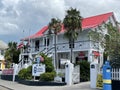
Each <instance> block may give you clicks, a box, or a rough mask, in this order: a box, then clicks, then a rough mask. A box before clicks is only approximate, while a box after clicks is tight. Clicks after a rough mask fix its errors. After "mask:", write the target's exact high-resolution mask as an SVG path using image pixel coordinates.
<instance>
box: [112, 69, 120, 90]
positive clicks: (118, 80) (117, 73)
mask: <svg viewBox="0 0 120 90" xmlns="http://www.w3.org/2000/svg"><path fill="white" fill-rule="evenodd" d="M112 90H120V68H112Z"/></svg>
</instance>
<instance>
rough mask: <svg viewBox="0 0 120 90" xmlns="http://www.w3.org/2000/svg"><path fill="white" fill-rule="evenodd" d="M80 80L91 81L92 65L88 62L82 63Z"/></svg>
mask: <svg viewBox="0 0 120 90" xmlns="http://www.w3.org/2000/svg"><path fill="white" fill-rule="evenodd" d="M80 79H81V81H89V80H90V63H89V62H87V61H82V62H80Z"/></svg>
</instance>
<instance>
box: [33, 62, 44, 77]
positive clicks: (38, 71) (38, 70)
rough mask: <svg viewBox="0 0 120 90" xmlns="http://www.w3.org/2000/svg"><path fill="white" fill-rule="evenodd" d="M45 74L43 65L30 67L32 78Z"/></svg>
mask: <svg viewBox="0 0 120 90" xmlns="http://www.w3.org/2000/svg"><path fill="white" fill-rule="evenodd" d="M42 73H45V65H43V64H33V66H32V76H40V74H42Z"/></svg>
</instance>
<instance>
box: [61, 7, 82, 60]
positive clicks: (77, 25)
mask: <svg viewBox="0 0 120 90" xmlns="http://www.w3.org/2000/svg"><path fill="white" fill-rule="evenodd" d="M81 22H82V17H81V16H80V12H79V11H77V10H76V9H73V8H70V10H67V15H66V16H65V18H64V20H63V24H64V28H65V34H64V35H65V37H66V38H68V40H69V46H70V48H71V58H70V61H71V62H72V53H73V48H74V40H75V39H77V37H78V34H79V31H82V25H81Z"/></svg>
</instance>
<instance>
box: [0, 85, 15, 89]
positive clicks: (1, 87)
mask: <svg viewBox="0 0 120 90" xmlns="http://www.w3.org/2000/svg"><path fill="white" fill-rule="evenodd" d="M0 90H13V89H10V88H8V87H5V86H1V85H0Z"/></svg>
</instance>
